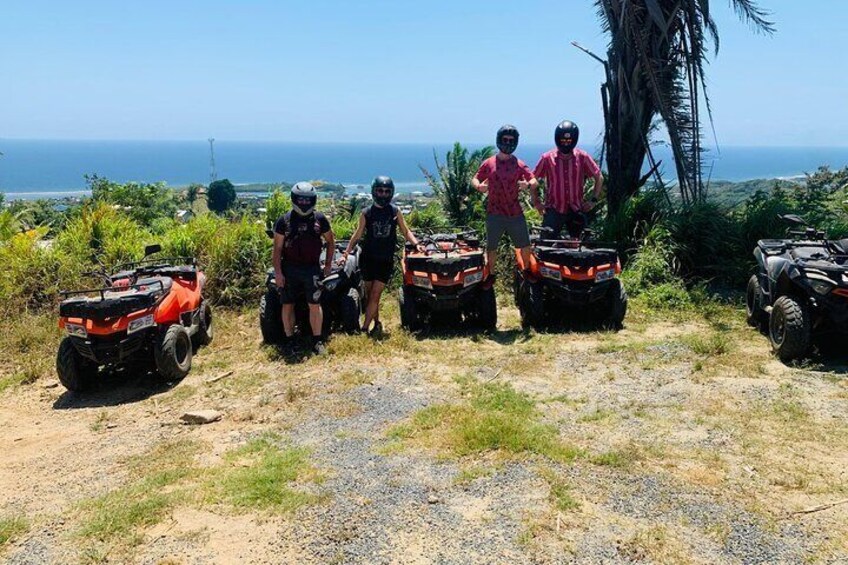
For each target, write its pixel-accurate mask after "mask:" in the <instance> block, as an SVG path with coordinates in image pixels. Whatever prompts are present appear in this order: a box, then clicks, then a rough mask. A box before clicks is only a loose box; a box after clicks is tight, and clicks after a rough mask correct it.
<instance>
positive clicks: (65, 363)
mask: <svg viewBox="0 0 848 565" xmlns="http://www.w3.org/2000/svg"><path fill="white" fill-rule="evenodd" d="M56 373H58V375H59V381H60V382H61V383H62V384H63V385H64V386H65V388H66V389H68V390H69V391H71V392H82V391H84V390H85V389H87V388H89V387H91V385H92V383H93V382H94V379H95V377H96V376H97V365H96V364H95V363H94V362H93V361H91V360H89V359H86V358H85V357H83V356H82V355H80V354H79V352H78V351H77V348H76V347H74V344H73V342H72V341H71V338H70V337H66V338H64V339H63V340H62V342H61V343H60V344H59V352H58V353H57V354H56Z"/></svg>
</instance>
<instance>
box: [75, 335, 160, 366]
mask: <svg viewBox="0 0 848 565" xmlns="http://www.w3.org/2000/svg"><path fill="white" fill-rule="evenodd" d="M149 335H150V330H142V331H139V332H136V333H134V334H131V335H127V332H125V331H124V332H118V333H115V334H113V335H110V336H91V337H88V338H81V337H77V336H71V343H73V344H74V347H75V348H76V350H77V352H78V353H79V354H80V355H82V356H83V357H85V358H86V359H90V360H91V361H94V362H95V363H97V364H98V365H116V364H118V363H123V362H124V361H127V360H128V359H130V358H131V357H133V356H134V355H135V354H136V353H138V352H139V351H141V350H142V349H144V348H145V346H146V345H147V344H148V343H149V339H148V336H149Z"/></svg>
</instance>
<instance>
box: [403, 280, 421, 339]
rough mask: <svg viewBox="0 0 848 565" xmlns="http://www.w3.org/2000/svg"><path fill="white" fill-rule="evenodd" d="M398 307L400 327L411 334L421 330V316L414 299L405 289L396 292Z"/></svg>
mask: <svg viewBox="0 0 848 565" xmlns="http://www.w3.org/2000/svg"><path fill="white" fill-rule="evenodd" d="M398 305H399V306H400V325H402V326H403V327H404V328H406V329H407V330H409V331H411V332H414V331H416V330H419V329H421V314H420V313H419V312H418V306H417V305H416V304H415V298H414V297H413V296H412V293H411V292H409V291H408V290H406V288H405V287H404V288H401V289H400V292H398Z"/></svg>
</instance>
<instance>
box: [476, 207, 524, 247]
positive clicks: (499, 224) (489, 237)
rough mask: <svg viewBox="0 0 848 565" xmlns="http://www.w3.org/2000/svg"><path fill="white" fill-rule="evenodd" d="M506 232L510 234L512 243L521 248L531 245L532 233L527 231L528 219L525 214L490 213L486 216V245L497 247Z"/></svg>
mask: <svg viewBox="0 0 848 565" xmlns="http://www.w3.org/2000/svg"><path fill="white" fill-rule="evenodd" d="M504 232H506V233H508V234H509V238H510V239H511V240H512V245H513V246H514V247H517V248H518V249H521V248H522V247H527V246H528V245H530V234H528V233H527V220H526V219H525V218H524V214H521V215H520V216H502V215H500V214H489V215H488V216H486V247H487V248H488V249H497V247H498V243H499V242H500V240H501V237H503V234H504Z"/></svg>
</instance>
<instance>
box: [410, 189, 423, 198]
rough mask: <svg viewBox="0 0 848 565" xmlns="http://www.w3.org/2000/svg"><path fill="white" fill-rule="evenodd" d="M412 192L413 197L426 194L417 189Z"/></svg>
mask: <svg viewBox="0 0 848 565" xmlns="http://www.w3.org/2000/svg"><path fill="white" fill-rule="evenodd" d="M411 194H412V196H413V197H415V198H421V197H422V196H424V193H423V192H421V191H420V190H415V191H413V192H412V193H411Z"/></svg>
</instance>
